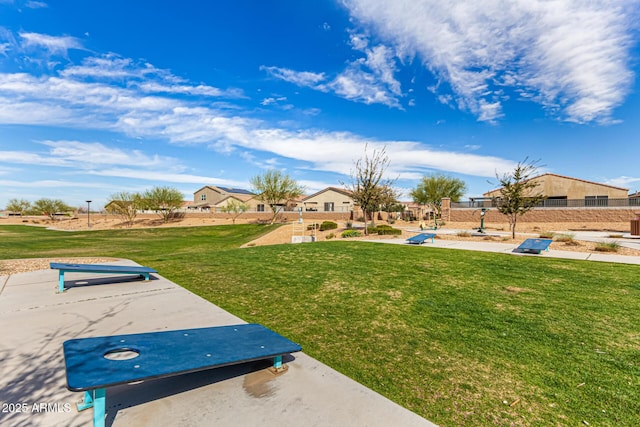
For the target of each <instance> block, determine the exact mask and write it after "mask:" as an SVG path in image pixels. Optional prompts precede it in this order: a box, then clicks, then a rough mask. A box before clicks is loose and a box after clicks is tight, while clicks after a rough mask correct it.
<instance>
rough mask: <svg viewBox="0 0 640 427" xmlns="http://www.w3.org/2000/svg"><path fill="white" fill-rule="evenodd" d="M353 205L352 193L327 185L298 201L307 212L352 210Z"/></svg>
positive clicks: (299, 205) (300, 206)
mask: <svg viewBox="0 0 640 427" xmlns="http://www.w3.org/2000/svg"><path fill="white" fill-rule="evenodd" d="M353 206H354V205H353V199H352V198H351V193H349V191H347V190H345V189H342V188H337V187H327V188H325V189H324V190H321V191H318V192H317V193H315V194H312V195H310V196H307V197H305V198H303V199H302V200H301V201H300V202H298V207H299V208H302V210H303V211H305V212H351V211H352V210H353Z"/></svg>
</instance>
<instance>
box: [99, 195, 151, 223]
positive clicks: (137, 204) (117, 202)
mask: <svg viewBox="0 0 640 427" xmlns="http://www.w3.org/2000/svg"><path fill="white" fill-rule="evenodd" d="M142 208H143V203H142V196H141V195H140V194H139V193H129V192H127V191H122V192H120V193H115V194H112V195H111V196H109V199H108V202H107V205H106V206H105V208H104V209H105V210H106V211H107V213H109V214H111V215H116V216H119V217H120V219H122V222H124V223H125V225H126V226H127V227H131V226H133V223H134V221H135V220H136V216H137V215H138V210H139V209H142Z"/></svg>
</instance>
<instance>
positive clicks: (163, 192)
mask: <svg viewBox="0 0 640 427" xmlns="http://www.w3.org/2000/svg"><path fill="white" fill-rule="evenodd" d="M182 198H183V196H182V192H181V191H180V190H178V189H176V188H172V187H153V188H152V189H150V190H146V191H145V192H144V193H143V194H142V206H143V208H144V209H148V210H151V211H154V212H155V213H157V214H158V215H160V217H161V218H162V222H164V223H165V224H166V223H167V222H169V220H171V218H173V217H174V216H175V214H176V213H177V211H178V209H180V208H181V207H182Z"/></svg>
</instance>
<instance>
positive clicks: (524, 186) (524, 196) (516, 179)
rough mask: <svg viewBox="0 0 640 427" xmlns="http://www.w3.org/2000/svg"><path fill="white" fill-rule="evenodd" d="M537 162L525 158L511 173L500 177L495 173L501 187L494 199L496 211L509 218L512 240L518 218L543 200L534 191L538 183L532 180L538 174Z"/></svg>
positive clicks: (538, 193)
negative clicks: (498, 194)
mask: <svg viewBox="0 0 640 427" xmlns="http://www.w3.org/2000/svg"><path fill="white" fill-rule="evenodd" d="M538 162H539V161H538V160H536V161H531V162H528V159H527V158H525V159H524V160H523V161H521V162H518V164H517V165H516V167H515V169H514V170H513V171H512V172H509V173H505V174H504V175H502V177H500V176H498V174H497V173H496V178H497V179H498V181H499V182H500V185H501V186H502V187H501V188H500V196H499V197H497V198H496V199H495V204H496V206H497V209H498V211H499V212H500V213H501V214H504V215H506V216H507V217H508V218H509V229H510V230H511V238H512V239H515V238H516V223H517V222H518V217H519V216H522V215H524V214H526V213H527V212H529V211H530V210H531V209H533V208H534V207H535V206H536V205H537V204H539V203H540V202H541V201H542V200H544V198H545V196H544V195H543V194H542V193H540V192H539V191H537V190H536V188H537V187H538V182H536V181H534V180H532V178H533V177H535V176H536V175H537V174H538V165H537V163H538Z"/></svg>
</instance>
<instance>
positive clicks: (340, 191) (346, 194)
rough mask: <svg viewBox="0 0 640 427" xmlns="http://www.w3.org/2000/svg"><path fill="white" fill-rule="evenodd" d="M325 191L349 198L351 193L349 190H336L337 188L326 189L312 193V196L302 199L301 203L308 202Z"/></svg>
mask: <svg viewBox="0 0 640 427" xmlns="http://www.w3.org/2000/svg"><path fill="white" fill-rule="evenodd" d="M327 191H334V192H336V193H340V194H343V195H345V196H347V197H351V192H350V191H349V190H345V189H344V188H338V187H327V188H325V189H322V190H320V191H318V192H317V193H313V194H312V195H310V196H307V197H305V198H303V199H302V200H301V201H302V202H304V201H306V200H308V199H310V198H312V197H316V196H317V195H319V194H322V193H324V192H327Z"/></svg>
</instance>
